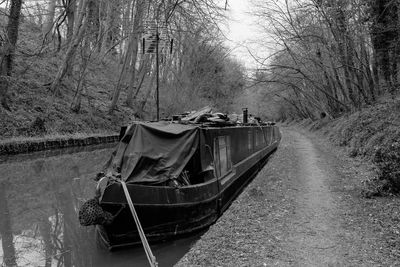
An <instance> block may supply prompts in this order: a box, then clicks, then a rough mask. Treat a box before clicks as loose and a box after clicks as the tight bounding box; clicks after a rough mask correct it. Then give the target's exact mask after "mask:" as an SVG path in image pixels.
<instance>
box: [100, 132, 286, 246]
mask: <svg viewBox="0 0 400 267" xmlns="http://www.w3.org/2000/svg"><path fill="white" fill-rule="evenodd" d="M278 143H279V140H278V139H277V140H275V141H274V142H272V143H271V144H270V145H269V146H268V147H266V148H264V149H261V150H260V151H258V152H257V153H254V154H252V155H251V156H250V157H247V158H246V159H243V160H242V161H240V162H238V163H236V164H234V165H233V167H232V171H231V172H229V173H227V174H226V175H225V176H223V177H220V178H219V179H214V180H212V181H210V182H208V183H206V184H200V185H194V186H190V187H185V188H171V187H148V186H140V185H128V189H129V192H130V196H131V198H132V201H133V203H134V206H135V209H136V212H137V214H138V217H139V219H140V221H141V224H142V227H143V229H144V232H145V234H146V237H147V239H148V240H149V242H156V241H161V240H165V239H170V238H174V237H177V236H181V235H185V234H188V233H191V232H195V231H198V230H201V229H203V228H205V227H208V226H210V225H211V224H212V223H214V222H215V221H216V220H217V219H218V217H219V216H220V215H221V214H222V213H223V212H224V211H225V210H226V209H227V208H228V207H229V205H230V204H231V203H232V202H233V200H234V199H235V198H236V197H237V196H238V195H239V194H240V192H241V191H242V190H243V188H244V187H245V186H246V185H247V184H248V183H249V182H250V181H251V180H252V179H253V178H254V177H255V175H256V174H257V173H258V172H259V170H260V169H261V168H262V167H263V166H264V165H265V163H266V162H267V161H268V158H269V156H270V155H271V154H272V153H273V152H274V151H275V150H276V148H277V146H278ZM126 203H127V201H126V199H125V196H124V194H123V193H122V187H121V185H120V184H114V185H111V186H110V187H109V188H108V190H106V191H105V195H104V196H103V199H102V203H101V205H102V207H103V209H104V210H107V211H109V212H111V213H113V214H115V213H116V212H117V211H118V210H119V209H120V208H121V204H126ZM97 232H98V234H99V236H100V239H101V241H102V242H104V243H105V244H106V246H107V247H108V248H109V249H114V248H118V247H124V246H129V245H135V244H139V243H140V238H139V235H138V231H137V228H136V225H135V223H134V221H133V219H132V214H131V213H130V210H129V208H128V207H126V208H125V209H123V211H122V212H121V213H120V214H119V215H118V216H117V217H116V219H115V220H114V222H113V223H112V224H111V225H107V226H98V227H97Z"/></svg>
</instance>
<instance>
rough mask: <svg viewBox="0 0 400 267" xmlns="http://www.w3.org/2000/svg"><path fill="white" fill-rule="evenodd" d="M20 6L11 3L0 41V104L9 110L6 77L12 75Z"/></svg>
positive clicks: (13, 1)
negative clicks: (4, 32)
mask: <svg viewBox="0 0 400 267" xmlns="http://www.w3.org/2000/svg"><path fill="white" fill-rule="evenodd" d="M21 6H22V0H12V1H11V6H10V14H9V18H8V24H7V30H6V33H7V35H6V39H5V40H3V41H1V40H0V60H1V62H0V103H1V105H2V106H3V107H4V108H6V109H9V107H8V104H7V100H8V95H7V93H8V87H9V79H8V77H10V76H11V73H12V66H13V60H14V53H15V46H16V44H17V39H18V27H19V18H20V15H21Z"/></svg>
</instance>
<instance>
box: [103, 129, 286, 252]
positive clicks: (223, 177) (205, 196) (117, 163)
mask: <svg viewBox="0 0 400 267" xmlns="http://www.w3.org/2000/svg"><path fill="white" fill-rule="evenodd" d="M280 138H281V135H280V132H279V130H278V128H277V127H276V126H274V125H267V124H259V123H257V124H240V125H239V124H238V125H226V126H221V125H220V124H207V125H206V124H182V123H171V122H150V123H142V122H137V123H135V124H133V125H131V126H129V127H128V128H127V130H126V132H125V133H124V135H123V137H122V138H121V140H120V142H119V144H118V146H117V148H116V150H115V151H114V153H113V154H112V157H111V159H110V160H109V162H108V163H107V165H106V168H105V172H104V175H103V176H104V177H105V178H104V179H102V181H104V180H107V183H106V185H105V186H104V188H102V191H101V196H100V198H99V202H100V206H101V208H102V210H103V211H106V213H108V214H109V213H111V214H114V218H113V220H112V221H111V220H110V221H108V222H107V223H106V222H104V223H103V224H102V225H98V227H97V229H98V233H99V235H100V237H101V239H102V240H103V241H104V242H105V243H106V244H107V245H108V247H110V248H115V247H120V246H125V245H132V244H135V243H139V242H140V238H139V233H138V230H137V228H136V225H135V223H134V221H133V219H132V215H131V213H130V210H129V208H128V207H126V208H124V205H125V204H127V200H126V197H125V195H124V190H123V185H122V183H121V180H122V181H124V182H125V183H124V185H125V184H126V187H127V189H128V191H129V195H130V197H131V199H132V202H133V204H134V206H135V209H136V212H137V215H138V217H139V219H140V222H141V225H142V227H143V230H144V233H145V234H146V237H147V239H149V240H150V241H156V240H163V239H167V238H170V237H173V236H176V235H180V234H185V233H190V232H193V231H196V230H199V229H201V228H204V227H206V226H209V225H210V224H212V223H213V222H215V221H216V219H217V218H218V217H219V216H220V215H221V214H222V212H223V211H224V210H225V209H226V208H227V207H228V206H229V204H230V203H231V202H232V201H233V199H234V198H235V197H236V196H237V195H238V194H239V193H240V192H241V189H242V188H243V187H244V186H245V185H246V184H247V183H248V182H249V181H250V180H251V179H252V178H253V177H254V175H255V174H256V173H257V172H258V171H259V170H260V169H261V168H262V166H263V165H264V164H265V163H266V161H267V159H268V157H269V155H270V154H271V153H272V152H274V151H275V150H276V148H277V146H278V143H279V141H280ZM121 207H122V208H121Z"/></svg>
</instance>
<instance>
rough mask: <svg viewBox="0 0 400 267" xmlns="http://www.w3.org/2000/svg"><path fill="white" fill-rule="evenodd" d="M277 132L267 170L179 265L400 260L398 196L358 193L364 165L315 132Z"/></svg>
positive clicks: (366, 170)
mask: <svg viewBox="0 0 400 267" xmlns="http://www.w3.org/2000/svg"><path fill="white" fill-rule="evenodd" d="M282 134H283V139H282V142H281V145H280V147H279V148H278V151H277V152H276V153H275V154H274V155H273V156H272V158H271V159H270V161H269V162H268V163H267V164H266V166H265V167H264V169H263V170H262V171H261V172H260V173H259V174H258V176H257V177H256V178H255V179H254V181H253V182H252V183H251V184H250V185H249V186H248V187H247V188H246V189H245V190H244V192H243V193H242V194H241V195H240V196H239V197H238V199H237V200H236V201H235V202H234V203H233V204H232V206H231V207H230V208H229V210H227V211H226V212H225V213H224V215H223V216H222V217H221V218H220V219H219V220H218V222H217V223H216V224H214V225H213V226H211V227H210V230H209V231H208V232H207V233H205V234H204V235H203V236H202V238H201V239H200V240H199V241H198V242H197V243H196V244H195V245H194V246H193V247H192V248H191V250H190V251H189V252H188V253H187V254H186V255H185V257H184V258H183V259H181V261H180V262H178V263H177V264H176V266H398V265H400V257H399V256H400V245H399V244H398V242H397V240H398V238H399V234H400V232H399V230H400V225H399V219H398V218H399V217H400V216H399V215H400V214H399V208H398V207H400V205H399V204H400V201H399V199H398V198H397V197H395V196H387V197H384V198H371V199H366V198H364V197H362V195H361V194H360V191H361V188H362V181H363V180H366V179H370V178H371V177H372V176H373V175H374V173H373V172H372V171H371V170H369V168H370V166H369V164H368V163H366V162H362V161H361V160H358V159H354V158H349V157H348V156H346V153H345V151H343V150H341V149H340V148H337V147H333V146H331V145H330V144H328V143H327V142H326V141H325V140H324V139H322V138H320V137H318V136H316V135H315V134H311V133H304V132H301V131H299V130H296V129H293V128H283V129H282Z"/></svg>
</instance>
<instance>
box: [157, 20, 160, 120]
mask: <svg viewBox="0 0 400 267" xmlns="http://www.w3.org/2000/svg"><path fill="white" fill-rule="evenodd" d="M159 39H160V38H159V33H158V24H157V28H156V69H157V81H156V101H157V121H159V120H160V91H159V86H160V73H159V72H160V66H159V63H158V42H159Z"/></svg>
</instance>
